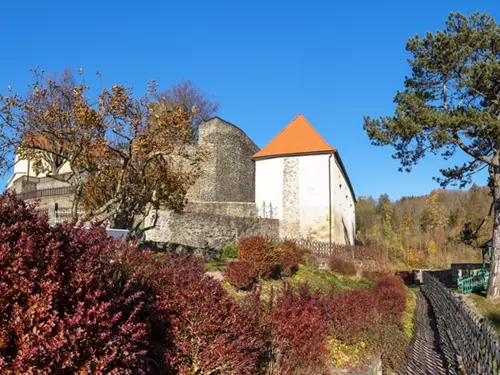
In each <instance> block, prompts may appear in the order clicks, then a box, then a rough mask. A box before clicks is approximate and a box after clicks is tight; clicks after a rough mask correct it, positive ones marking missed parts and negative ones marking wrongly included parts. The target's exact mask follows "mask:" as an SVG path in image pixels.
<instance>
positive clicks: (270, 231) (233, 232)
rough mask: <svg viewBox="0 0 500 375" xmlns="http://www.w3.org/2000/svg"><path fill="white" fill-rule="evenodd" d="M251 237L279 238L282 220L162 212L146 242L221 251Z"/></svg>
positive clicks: (147, 233)
mask: <svg viewBox="0 0 500 375" xmlns="http://www.w3.org/2000/svg"><path fill="white" fill-rule="evenodd" d="M150 220H152V218H148V220H147V222H146V225H149V222H150ZM251 235H262V236H270V237H277V236H278V235H279V221H278V220H276V219H260V218H242V217H231V216H222V215H212V214H208V213H201V212H184V213H174V212H168V211H162V212H159V217H158V222H157V226H156V228H155V229H153V230H150V231H148V232H146V240H148V241H154V242H162V243H165V242H171V243H175V244H180V245H186V246H191V247H195V248H201V247H209V248H213V249H218V250H219V249H222V248H223V247H224V245H226V244H227V243H228V242H230V241H233V240H236V239H238V238H241V237H247V236H251Z"/></svg>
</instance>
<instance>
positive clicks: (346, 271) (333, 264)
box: [328, 256, 356, 276]
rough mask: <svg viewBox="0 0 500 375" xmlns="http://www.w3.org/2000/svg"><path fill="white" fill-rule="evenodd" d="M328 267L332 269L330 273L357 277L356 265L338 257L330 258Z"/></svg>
mask: <svg viewBox="0 0 500 375" xmlns="http://www.w3.org/2000/svg"><path fill="white" fill-rule="evenodd" d="M328 267H329V268H330V271H333V272H337V273H340V274H341V275H345V276H354V275H356V266H355V265H354V263H353V262H351V261H349V260H346V259H343V258H340V257H338V256H332V257H330V259H329V260H328Z"/></svg>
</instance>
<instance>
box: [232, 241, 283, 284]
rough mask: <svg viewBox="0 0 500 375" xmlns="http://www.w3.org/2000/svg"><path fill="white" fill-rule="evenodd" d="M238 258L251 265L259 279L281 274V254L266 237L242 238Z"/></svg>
mask: <svg viewBox="0 0 500 375" xmlns="http://www.w3.org/2000/svg"><path fill="white" fill-rule="evenodd" d="M238 258H239V259H240V260H244V261H246V262H248V263H250V264H251V265H252V268H253V270H254V273H255V275H256V276H258V277H263V278H266V277H270V276H274V275H277V274H278V273H279V267H280V256H279V252H278V250H277V248H276V246H275V245H274V244H273V243H272V242H271V241H269V240H267V239H265V238H264V237H259V236H251V237H246V238H242V239H241V240H240V242H239V244H238Z"/></svg>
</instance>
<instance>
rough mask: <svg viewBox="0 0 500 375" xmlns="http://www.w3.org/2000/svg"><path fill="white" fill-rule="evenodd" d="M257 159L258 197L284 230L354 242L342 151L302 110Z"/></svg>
mask: <svg viewBox="0 0 500 375" xmlns="http://www.w3.org/2000/svg"><path fill="white" fill-rule="evenodd" d="M253 159H254V160H255V203H256V204H257V207H258V208H259V209H260V216H261V217H270V216H272V217H273V218H277V219H279V220H280V235H281V236H283V237H288V238H309V239H314V240H319V241H329V240H330V238H331V240H332V243H341V244H354V238H355V199H356V198H355V195H354V190H353V189H352V186H351V183H350V181H349V178H348V176H347V173H346V171H345V168H344V165H343V163H342V160H341V159H340V155H339V153H338V151H337V150H336V149H335V148H334V147H332V146H330V145H329V144H328V143H327V142H326V141H325V140H324V139H323V138H322V137H321V135H319V133H318V132H317V131H316V130H315V129H314V128H313V127H312V125H311V124H310V123H309V122H308V121H307V120H306V118H305V117H304V116H303V115H301V114H299V115H298V116H296V117H295V118H294V119H293V120H292V121H291V122H290V123H289V124H288V125H287V126H286V127H285V128H284V129H283V130H282V131H281V132H280V133H279V134H278V135H277V136H276V137H275V138H274V139H272V140H271V141H270V142H269V143H268V144H267V145H266V146H265V147H264V148H263V149H262V150H260V151H259V152H257V153H256V154H254V155H253Z"/></svg>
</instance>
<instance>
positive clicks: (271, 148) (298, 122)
mask: <svg viewBox="0 0 500 375" xmlns="http://www.w3.org/2000/svg"><path fill="white" fill-rule="evenodd" d="M328 151H335V149H334V148H333V147H332V146H330V145H329V144H328V143H326V141H325V140H324V139H323V138H322V137H321V135H319V133H318V132H317V131H316V129H314V128H313V127H312V125H311V124H310V123H309V122H308V121H307V120H306V118H305V117H304V116H302V115H301V114H299V115H297V116H296V117H295V118H294V119H293V120H292V121H291V122H290V123H289V124H288V125H287V126H286V127H285V128H284V129H283V130H282V131H281V132H280V133H279V134H278V135H277V136H276V137H274V138H273V139H272V140H271V142H269V143H268V144H267V145H266V146H265V147H264V148H263V149H262V150H260V151H259V152H257V153H256V154H255V155H253V157H254V158H262V157H271V156H282V155H291V154H310V153H316V152H328Z"/></svg>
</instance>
